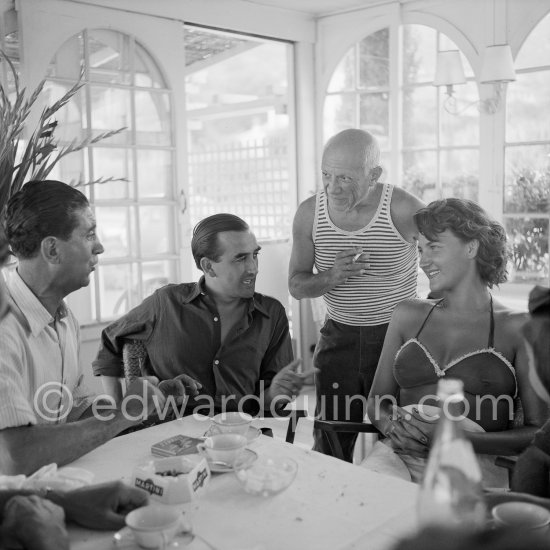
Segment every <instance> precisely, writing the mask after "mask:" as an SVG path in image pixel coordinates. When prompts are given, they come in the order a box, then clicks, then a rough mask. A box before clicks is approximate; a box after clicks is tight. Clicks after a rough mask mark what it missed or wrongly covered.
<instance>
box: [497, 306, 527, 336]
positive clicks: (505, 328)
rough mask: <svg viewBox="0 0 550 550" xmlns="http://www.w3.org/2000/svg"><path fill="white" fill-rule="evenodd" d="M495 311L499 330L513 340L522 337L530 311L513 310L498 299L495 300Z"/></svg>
mask: <svg viewBox="0 0 550 550" xmlns="http://www.w3.org/2000/svg"><path fill="white" fill-rule="evenodd" d="M493 312H494V316H495V327H496V329H497V331H498V332H500V333H501V334H503V335H505V337H506V338H509V339H511V341H517V340H519V339H521V337H522V332H521V329H522V328H523V326H524V325H525V323H526V322H527V321H528V320H529V313H527V312H526V311H517V310H513V309H511V308H509V307H508V306H506V305H504V304H503V303H502V302H500V301H498V300H493Z"/></svg>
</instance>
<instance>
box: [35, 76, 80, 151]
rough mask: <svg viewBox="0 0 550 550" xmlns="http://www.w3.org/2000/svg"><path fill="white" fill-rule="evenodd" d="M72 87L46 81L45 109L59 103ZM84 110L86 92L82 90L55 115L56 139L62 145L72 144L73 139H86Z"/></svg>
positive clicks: (43, 97) (44, 93) (43, 96)
mask: <svg viewBox="0 0 550 550" xmlns="http://www.w3.org/2000/svg"><path fill="white" fill-rule="evenodd" d="M71 87H72V85H70V84H66V83H61V82H54V81H51V80H48V81H46V83H45V84H44V89H43V93H42V98H41V101H42V105H43V107H46V106H51V105H53V104H54V103H55V102H56V101H59V100H60V99H61V97H63V95H64V94H66V93H67V92H68V91H69V89H70V88H71ZM85 112H86V110H85V108H84V91H83V90H82V89H80V90H79V91H78V92H76V94H75V95H74V96H73V97H72V98H71V99H70V101H69V102H67V103H66V104H65V105H64V106H63V107H61V109H59V110H58V111H57V112H56V113H55V123H56V126H55V137H56V138H57V139H59V140H60V141H61V142H62V143H70V142H71V141H72V140H73V139H76V140H77V141H78V140H82V139H84V138H85V132H84V130H83V128H85V127H86V126H87V125H86V123H85V121H86V114H85Z"/></svg>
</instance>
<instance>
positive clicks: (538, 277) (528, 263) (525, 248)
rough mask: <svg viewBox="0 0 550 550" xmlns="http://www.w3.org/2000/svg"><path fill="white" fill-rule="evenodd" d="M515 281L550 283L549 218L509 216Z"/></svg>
mask: <svg viewBox="0 0 550 550" xmlns="http://www.w3.org/2000/svg"><path fill="white" fill-rule="evenodd" d="M505 223H506V232H507V233H508V237H509V239H510V243H511V244H512V250H513V267H514V270H513V272H512V274H511V275H512V276H511V277H510V278H511V280H512V281H514V282H526V281H528V282H531V283H539V284H544V285H547V284H548V263H549V262H548V218H535V219H527V218H507V219H506V220H505Z"/></svg>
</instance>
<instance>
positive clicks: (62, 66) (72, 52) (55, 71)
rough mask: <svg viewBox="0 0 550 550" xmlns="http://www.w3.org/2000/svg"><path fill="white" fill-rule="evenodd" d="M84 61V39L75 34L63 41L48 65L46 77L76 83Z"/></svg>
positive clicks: (80, 35)
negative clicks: (64, 79)
mask: <svg viewBox="0 0 550 550" xmlns="http://www.w3.org/2000/svg"><path fill="white" fill-rule="evenodd" d="M83 59H84V37H83V35H82V34H81V33H80V34H76V35H75V36H73V37H71V38H69V40H67V41H65V43H64V44H63V46H61V48H59V50H57V52H56V54H55V55H54V57H53V59H52V60H51V62H50V64H49V65H48V69H47V73H46V75H47V76H48V77H57V78H66V79H68V80H73V81H74V82H76V81H77V80H78V79H79V78H80V72H81V70H82V65H83Z"/></svg>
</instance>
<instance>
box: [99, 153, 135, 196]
mask: <svg viewBox="0 0 550 550" xmlns="http://www.w3.org/2000/svg"><path fill="white" fill-rule="evenodd" d="M92 158H93V165H94V179H98V178H115V179H116V178H119V179H122V178H125V179H126V180H128V181H108V182H106V183H98V184H95V185H94V200H97V199H127V198H129V197H130V189H131V186H130V185H129V181H131V180H132V179H133V178H132V151H131V150H130V149H118V148H112V149H107V148H105V147H94V148H93V149H92Z"/></svg>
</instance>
